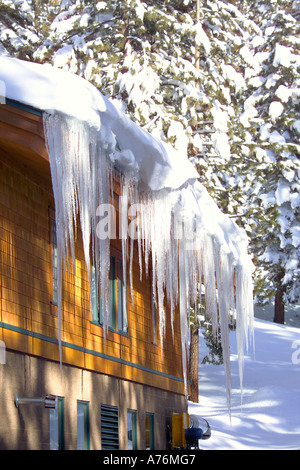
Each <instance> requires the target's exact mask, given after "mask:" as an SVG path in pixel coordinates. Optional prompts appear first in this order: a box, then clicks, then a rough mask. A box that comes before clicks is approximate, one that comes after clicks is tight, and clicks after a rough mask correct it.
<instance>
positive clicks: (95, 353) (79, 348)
mask: <svg viewBox="0 0 300 470" xmlns="http://www.w3.org/2000/svg"><path fill="white" fill-rule="evenodd" d="M0 328H4V329H5V330H10V331H14V332H15V333H21V334H23V335H26V336H30V337H33V338H37V339H40V340H43V341H47V342H48V343H53V344H57V345H58V340H57V339H55V338H51V336H45V335H41V334H39V333H35V332H33V331H30V330H27V329H25V328H21V327H19V326H14V325H10V324H9V323H4V322H2V321H0ZM61 344H62V346H63V347H66V348H70V349H74V350H75V351H80V352H83V353H86V354H91V355H93V356H97V357H100V358H102V359H107V360H109V361H113V362H117V363H119V364H123V365H126V366H130V367H134V368H135V369H139V370H142V371H144V372H150V373H151V374H155V375H159V376H161V377H165V378H167V379H172V380H176V381H177V382H182V383H183V382H184V380H183V379H182V378H180V377H176V376H174V375H170V374H167V373H165V372H159V371H157V370H155V369H150V368H149V367H145V366H141V365H139V364H135V363H134V362H129V361H125V360H124V359H120V358H118V357H114V356H108V355H107V354H104V353H101V352H98V351H94V350H92V349H87V348H84V347H82V346H78V345H77V344H72V343H69V342H67V341H62V343H61Z"/></svg>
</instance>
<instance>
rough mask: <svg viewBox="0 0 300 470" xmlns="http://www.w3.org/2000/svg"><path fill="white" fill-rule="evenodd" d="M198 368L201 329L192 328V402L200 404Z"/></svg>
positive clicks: (190, 367) (190, 375) (190, 369)
mask: <svg viewBox="0 0 300 470" xmlns="http://www.w3.org/2000/svg"><path fill="white" fill-rule="evenodd" d="M198 366H199V328H198V327H194V328H191V343H190V363H189V379H190V384H191V385H190V386H191V395H190V400H191V401H193V402H194V403H198V402H199V390H198V383H199V382H198V380H199V379H198Z"/></svg>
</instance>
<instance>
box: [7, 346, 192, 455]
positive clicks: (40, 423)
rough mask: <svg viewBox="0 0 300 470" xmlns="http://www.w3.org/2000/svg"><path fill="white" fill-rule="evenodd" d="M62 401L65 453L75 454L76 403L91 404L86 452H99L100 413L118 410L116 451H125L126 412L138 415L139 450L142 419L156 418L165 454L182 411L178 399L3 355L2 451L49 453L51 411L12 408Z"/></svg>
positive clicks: (130, 384) (183, 402) (23, 357)
mask: <svg viewBox="0 0 300 470" xmlns="http://www.w3.org/2000/svg"><path fill="white" fill-rule="evenodd" d="M16 394H17V395H18V397H19V398H20V397H25V398H30V397H31V398H41V397H44V396H45V395H47V394H53V395H56V396H61V397H63V398H64V448H65V449H67V450H68V449H69V450H72V449H76V448H77V400H84V401H86V402H88V403H89V415H90V449H91V450H98V449H101V433H100V421H101V420H100V407H101V404H107V405H114V406H117V407H118V410H119V444H120V446H119V447H120V449H127V448H128V447H127V446H128V444H127V410H128V409H131V410H136V411H137V445H138V449H145V445H146V444H145V442H146V437H145V414H146V413H154V435H155V449H157V450H164V449H167V448H168V443H167V425H171V422H172V412H182V411H186V400H185V398H184V397H183V396H182V395H179V394H175V393H171V392H167V391H164V390H161V389H159V388H154V387H149V386H146V385H141V384H136V383H133V382H129V381H126V380H122V379H119V378H115V377H111V376H107V375H103V374H98V373H95V372H90V371H87V370H82V369H79V368H76V367H71V366H63V367H62V377H61V374H60V366H59V364H58V363H56V362H52V361H48V360H45V359H42V358H38V357H34V356H29V355H24V354H20V353H15V352H11V351H6V363H5V364H0V449H9V450H15V449H31V450H40V449H41V450H47V449H49V446H50V424H49V413H50V411H49V409H46V408H45V407H44V406H43V405H42V404H38V405H34V404H26V405H25V404H24V405H22V404H21V405H19V407H18V408H17V407H16V406H15V395H16Z"/></svg>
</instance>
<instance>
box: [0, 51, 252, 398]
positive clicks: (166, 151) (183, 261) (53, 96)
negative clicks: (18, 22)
mask: <svg viewBox="0 0 300 470" xmlns="http://www.w3.org/2000/svg"><path fill="white" fill-rule="evenodd" d="M1 81H2V82H4V83H5V87H2V88H5V90H6V97H7V98H10V99H13V100H16V101H18V102H20V103H23V104H26V105H30V106H32V107H34V108H37V109H39V110H42V111H43V112H44V131H45V140H46V145H47V149H48V154H49V161H50V168H51V176H52V185H53V192H54V198H55V207H56V218H57V230H58V237H57V238H58V254H59V260H58V261H59V265H58V268H59V269H58V275H59V276H61V271H62V268H63V265H64V263H65V262H66V259H67V257H68V254H69V245H70V247H71V254H73V253H74V243H75V235H74V233H73V232H72V230H73V229H72V223H71V221H72V218H73V217H74V215H75V214H76V213H79V215H80V221H81V230H82V233H83V244H84V252H85V260H86V264H87V269H88V272H89V273H90V269H91V260H90V244H91V240H93V242H94V245H95V247H96V265H97V266H99V268H100V271H101V273H100V284H101V297H103V298H102V302H103V304H104V305H105V302H106V301H107V299H106V298H105V294H103V296H102V293H105V292H107V291H108V284H107V282H108V277H109V276H108V266H109V240H102V239H99V236H96V235H95V232H96V230H95V229H96V227H95V220H94V219H95V215H96V214H97V207H98V206H99V204H101V203H109V201H110V199H109V194H110V193H109V190H110V188H109V181H110V178H109V169H110V168H111V167H112V166H114V167H117V168H118V169H119V170H120V172H121V174H122V175H124V180H123V186H122V198H121V199H122V204H123V206H122V207H123V209H124V211H125V210H126V217H123V218H122V234H123V238H122V243H123V259H124V263H123V264H124V265H125V264H126V263H125V261H126V262H127V249H128V246H127V245H129V243H128V244H127V241H128V240H127V234H128V232H127V228H128V227H127V225H126V224H128V219H127V209H128V204H130V203H136V202H139V203H140V206H141V208H140V212H141V213H140V219H139V227H140V230H141V233H140V235H141V236H140V237H139V238H138V243H139V252H142V251H143V253H144V258H147V256H149V253H150V252H151V260H152V269H153V278H154V280H153V285H154V288H155V292H156V301H157V307H158V311H159V315H160V327H161V338H163V336H164V334H163V333H164V330H165V325H166V323H165V318H164V303H165V302H164V301H165V292H166V296H167V300H168V301H169V304H170V307H171V313H173V310H174V307H175V305H178V304H179V309H180V318H181V336H182V352H183V367H184V378H185V382H186V370H185V366H186V345H187V338H188V325H187V311H188V310H189V305H190V302H191V301H192V302H195V301H196V299H197V295H198V294H197V286H198V283H199V282H200V283H201V282H202V280H203V279H204V286H205V300H206V307H207V313H208V315H209V316H210V318H211V319H212V322H213V325H214V329H215V331H216V328H217V324H218V321H220V326H221V332H222V345H223V353H224V363H225V370H226V371H227V388H228V396H229V390H230V372H229V371H230V359H229V342H228V315H229V313H230V312H232V311H233V310H234V311H236V320H237V338H238V349H239V360H240V372H241V377H242V364H243V351H244V347H245V345H246V343H247V339H248V327H249V326H251V325H252V321H253V299H252V279H251V274H252V263H251V259H250V257H249V255H248V253H247V244H248V240H247V237H246V235H245V232H244V231H243V230H242V229H240V228H239V227H238V226H237V225H236V224H235V223H234V222H233V221H232V220H231V219H230V218H229V217H228V216H226V215H225V214H223V213H222V212H221V211H220V210H219V208H218V207H217V205H216V204H215V202H214V201H213V200H212V198H211V197H210V196H209V194H208V192H207V191H206V189H205V188H204V187H203V186H202V185H201V184H200V183H199V181H198V173H197V171H196V170H195V168H194V167H193V165H192V164H191V163H190V162H189V160H188V159H187V157H186V155H184V154H182V153H180V152H178V151H175V150H174V149H172V147H171V146H168V145H166V144H165V143H164V142H162V141H160V140H158V139H157V138H155V137H153V136H152V135H150V134H149V133H148V132H146V131H145V130H143V129H142V128H141V127H139V126H138V125H137V124H136V123H134V122H133V121H132V120H130V119H129V118H128V117H127V116H126V115H125V114H124V113H123V112H121V111H120V109H119V107H118V106H117V105H116V103H114V102H112V101H111V100H109V99H107V98H106V97H104V96H103V95H102V94H101V93H100V92H99V91H98V90H97V89H96V88H95V87H94V86H93V85H91V84H90V83H89V82H87V81H86V80H84V79H82V78H80V77H78V76H76V75H73V74H71V73H68V72H65V71H63V70H60V69H56V68H54V67H52V66H50V65H41V64H36V63H30V62H24V61H20V60H17V59H13V58H9V57H0V83H1ZM174 216H176V217H175V219H176V221H177V222H178V226H177V227H175V228H176V229H178V227H180V229H182V227H183V232H182V233H181V235H180V236H175V235H174V233H176V235H178V232H176V230H175V231H174ZM123 229H124V230H123ZM124 233H126V236H124ZM182 234H183V235H182ZM100 238H101V237H100ZM140 263H142V261H141V260H140ZM216 285H217V289H216ZM58 286H61V282H58ZM59 297H60V295H59ZM104 310H105V309H104ZM59 317H60V305H59Z"/></svg>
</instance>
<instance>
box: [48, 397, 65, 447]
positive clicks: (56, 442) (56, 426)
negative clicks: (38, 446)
mask: <svg viewBox="0 0 300 470" xmlns="http://www.w3.org/2000/svg"><path fill="white" fill-rule="evenodd" d="M56 400H57V401H56V406H55V408H51V409H50V450H63V449H64V399H63V398H62V397H57V399H56Z"/></svg>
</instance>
